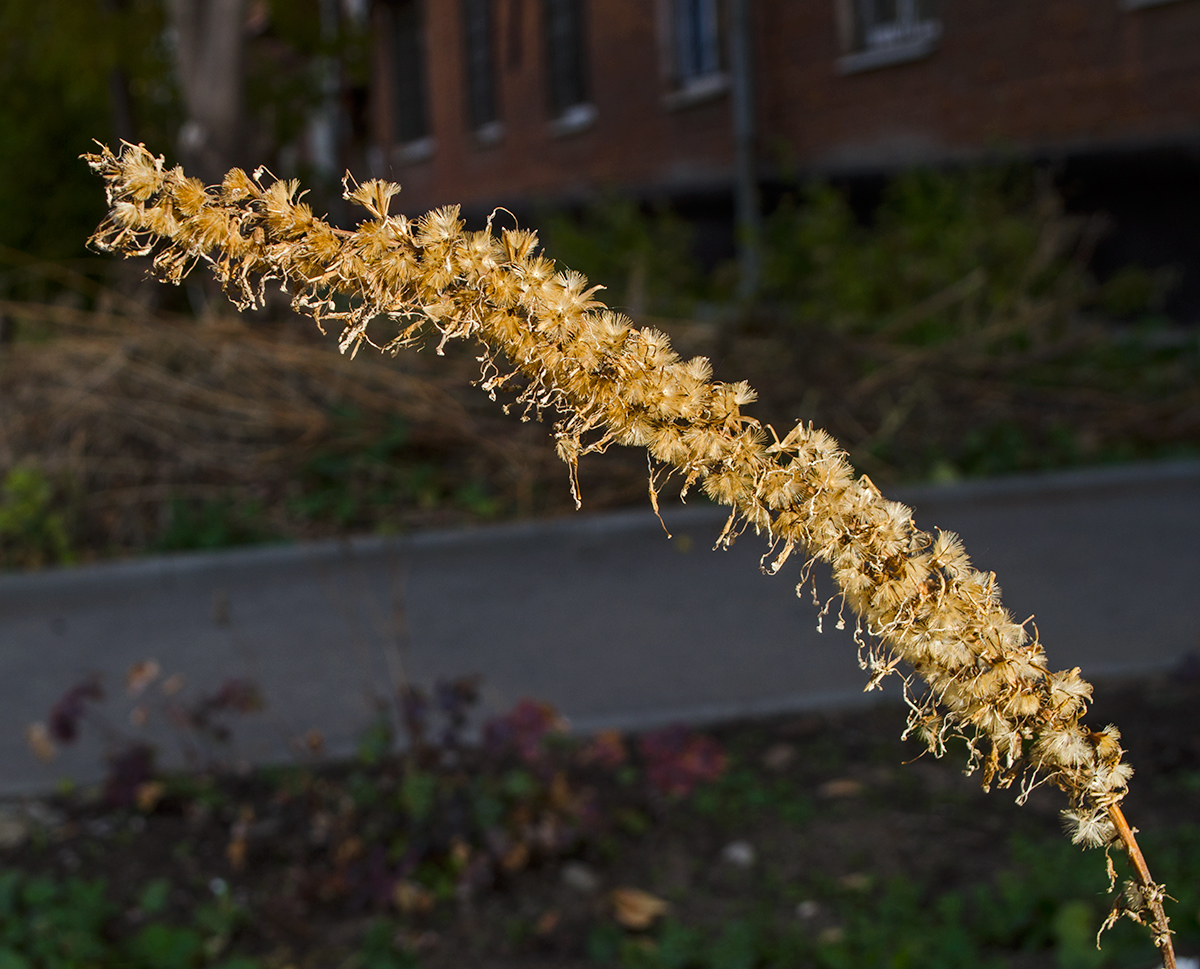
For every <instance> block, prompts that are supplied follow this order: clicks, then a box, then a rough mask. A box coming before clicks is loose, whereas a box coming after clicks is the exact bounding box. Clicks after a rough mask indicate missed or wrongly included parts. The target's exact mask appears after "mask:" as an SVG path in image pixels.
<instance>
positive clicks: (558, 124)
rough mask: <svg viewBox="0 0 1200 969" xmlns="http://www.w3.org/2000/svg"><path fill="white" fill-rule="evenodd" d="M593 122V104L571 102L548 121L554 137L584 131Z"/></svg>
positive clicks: (594, 110)
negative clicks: (565, 108)
mask: <svg viewBox="0 0 1200 969" xmlns="http://www.w3.org/2000/svg"><path fill="white" fill-rule="evenodd" d="M595 123H596V106H595V105H594V104H573V105H572V106H571V107H569V108H567V110H566V111H564V112H563V113H562V114H560V115H559V116H558V117H557V118H555V119H554V120H553V121H551V122H550V132H551V134H553V135H554V136H555V137H556V138H565V137H566V136H567V135H573V134H576V133H578V132H580V131H586V130H587V129H588V128H590V127H591V126H592V125H594V124H595Z"/></svg>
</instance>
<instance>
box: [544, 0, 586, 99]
mask: <svg viewBox="0 0 1200 969" xmlns="http://www.w3.org/2000/svg"><path fill="white" fill-rule="evenodd" d="M544 3H545V17H546V65H547V69H548V70H547V73H548V77H547V81H548V83H549V85H550V92H549V93H550V107H551V110H553V112H554V113H555V114H556V115H560V114H562V113H564V112H565V111H566V110H567V109H568V108H571V107H574V106H575V105H577V104H583V103H585V102H586V101H587V99H588V92H587V84H586V72H585V68H584V60H583V0H544Z"/></svg>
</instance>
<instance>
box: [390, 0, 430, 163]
mask: <svg viewBox="0 0 1200 969" xmlns="http://www.w3.org/2000/svg"><path fill="white" fill-rule="evenodd" d="M422 13H423V11H422V9H421V2H420V0H397V2H396V3H394V4H393V5H392V27H393V29H392V72H393V78H394V81H395V87H394V89H393V90H394V93H395V98H396V114H395V124H396V140H397V141H399V142H401V143H403V142H406V141H416V140H417V139H418V138H424V137H425V136H426V135H427V134H429V115H428V109H427V108H426V104H425V97H426V94H425V23H424V17H423V16H422Z"/></svg>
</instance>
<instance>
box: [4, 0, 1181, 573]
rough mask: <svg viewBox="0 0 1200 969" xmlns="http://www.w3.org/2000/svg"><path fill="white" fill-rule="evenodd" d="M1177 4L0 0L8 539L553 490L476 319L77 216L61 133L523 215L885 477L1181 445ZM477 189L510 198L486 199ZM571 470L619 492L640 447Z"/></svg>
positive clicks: (505, 499)
mask: <svg viewBox="0 0 1200 969" xmlns="http://www.w3.org/2000/svg"><path fill="white" fill-rule="evenodd" d="M1198 35H1200V0H1007V2H999V0H960V2H955V3H949V2H938V0H436V2H435V0H424V2H422V0H274V2H267V0H43V2H41V3H38V4H30V3H25V2H18V0H0V48H2V52H0V73H2V75H3V77H2V82H0V406H2V408H3V416H2V419H0V566H3V567H6V568H37V567H41V566H46V565H52V564H61V563H69V562H79V561H87V560H92V559H97V558H103V557H111V556H119V555H127V554H131V553H139V552H150V551H169V550H176V549H188V548H211V547H219V546H226V545H236V544H245V543H251V542H263V541H280V540H291V539H301V538H312V537H320V536H329V535H336V534H343V533H347V532H375V533H389V532H398V531H406V530H411V529H414V528H429V527H442V526H447V525H453V524H457V523H462V522H471V521H489V520H497V519H502V518H513V517H530V516H547V515H556V514H559V513H563V512H566V511H567V510H568V509H569V508H570V507H571V502H570V497H569V493H568V488H567V482H566V475H565V471H564V469H563V468H562V466H561V464H560V463H559V462H558V461H557V459H556V458H555V456H554V453H553V449H552V448H551V447H550V446H549V436H548V434H547V430H546V428H545V427H543V426H541V425H536V424H533V425H528V424H521V423H519V422H517V421H514V420H511V419H508V418H506V417H505V416H504V415H503V414H502V413H501V412H500V409H499V408H498V407H496V405H495V404H493V403H491V402H490V401H488V400H487V399H486V397H485V395H483V394H480V393H479V392H478V391H477V390H476V389H474V388H472V387H470V386H469V381H470V379H471V378H472V377H473V375H474V374H475V373H476V372H477V364H476V362H475V360H474V357H473V354H472V352H471V350H470V348H459V349H458V350H456V351H453V352H452V353H451V354H450V360H449V361H445V360H441V359H436V358H434V357H433V355H432V354H430V353H409V354H407V355H405V356H404V357H402V358H399V359H397V360H395V361H391V360H384V359H364V358H360V359H359V360H357V361H356V362H355V363H354V364H353V365H352V366H351V365H350V364H349V362H348V361H345V360H343V359H342V358H341V357H339V356H338V355H337V353H336V351H335V348H334V347H333V346H332V345H331V341H330V340H327V339H323V338H322V337H321V335H320V334H319V333H318V332H316V330H315V328H314V327H313V326H312V325H311V323H310V322H308V321H304V320H299V319H296V318H294V317H293V316H292V314H291V313H290V310H289V309H288V306H287V300H286V298H285V297H283V296H282V295H278V294H276V296H275V297H273V298H272V300H270V301H269V303H268V305H267V306H266V307H265V308H264V309H263V310H261V311H257V312H255V313H249V314H243V315H241V316H237V315H236V314H234V313H233V311H232V309H231V307H230V306H229V305H228V304H227V302H226V301H225V300H224V298H223V297H222V296H221V294H220V293H219V292H217V291H216V290H215V289H214V288H213V286H212V285H211V284H210V281H208V280H206V279H204V278H203V273H201V272H196V273H195V274H194V275H193V278H192V280H191V281H190V282H189V283H188V284H187V285H185V286H184V287H181V288H179V289H174V288H170V287H164V286H162V285H159V284H157V283H154V282H153V281H150V280H148V279H147V278H146V277H145V268H146V267H145V266H144V265H139V264H138V263H137V262H130V263H118V262H114V261H111V260H108V259H105V258H101V257H99V256H97V255H95V254H93V253H90V252H89V251H88V249H87V248H86V245H85V243H86V239H87V237H88V235H89V234H90V233H91V231H92V230H93V229H94V228H95V226H96V224H97V223H98V222H99V220H100V219H101V218H102V217H103V215H104V211H105V205H104V199H103V194H102V192H101V189H100V184H99V182H98V180H97V179H95V178H94V177H93V176H92V175H91V174H90V173H89V172H88V170H87V169H86V166H85V165H84V164H83V162H81V161H80V160H79V158H78V156H79V154H80V153H81V152H85V151H88V150H90V149H91V147H92V144H93V142H92V139H93V138H95V139H99V140H101V141H104V142H107V143H109V144H112V145H115V144H116V143H117V141H118V140H120V139H125V140H128V141H131V142H134V143H136V142H144V143H145V144H146V145H147V146H148V147H149V148H150V149H151V150H152V151H155V152H162V153H164V154H165V155H166V156H167V159H168V161H169V162H171V163H175V162H180V163H182V164H184V165H185V166H186V167H187V168H188V170H189V171H190V172H193V173H196V174H199V175H201V176H202V177H204V178H205V179H206V180H209V181H215V180H218V179H219V178H220V176H221V175H222V174H223V172H224V171H225V170H226V169H227V168H228V167H230V166H233V165H241V166H245V167H250V168H252V167H255V166H258V165H266V166H267V167H268V168H269V169H270V171H271V172H273V173H274V174H276V175H277V176H279V177H298V178H300V179H301V180H302V181H303V182H304V184H305V186H306V187H307V188H309V189H310V190H311V195H310V200H312V201H313V202H314V204H315V206H316V207H317V208H318V210H319V211H321V210H323V211H326V212H328V213H329V217H330V218H331V219H332V220H334V221H335V222H338V223H340V224H344V225H352V224H353V221H354V219H355V217H356V216H355V214H354V213H353V212H352V211H350V210H349V209H348V207H347V206H346V205H345V203H344V202H343V201H342V200H341V187H340V179H341V177H342V174H343V172H344V171H346V170H349V171H350V172H352V173H353V174H354V175H355V177H357V178H360V179H361V178H365V177H371V176H382V177H386V178H390V179H394V180H396V181H398V182H400V183H401V184H402V186H403V192H402V193H401V195H400V196H399V200H398V203H396V204H395V206H394V207H395V208H396V209H398V210H402V211H404V212H406V213H407V214H409V215H418V214H420V213H422V212H424V211H426V210H427V209H429V208H431V207H434V206H441V205H447V204H459V205H461V206H462V212H463V217H464V218H465V219H466V220H467V221H468V222H469V223H471V224H473V225H478V226H481V225H482V224H483V223H484V222H485V220H486V219H487V218H489V216H491V215H492V214H493V213H495V219H496V221H497V223H498V224H511V222H512V221H514V220H515V221H517V222H519V223H520V224H521V225H530V226H533V227H535V228H537V229H538V230H539V232H540V235H541V239H542V241H543V243H544V244H545V246H546V247H547V249H548V251H549V252H550V254H551V255H553V256H554V257H555V258H557V259H558V260H559V261H560V262H561V263H562V264H563V265H565V266H568V267H570V268H573V269H577V270H580V271H583V272H584V273H586V274H587V275H588V276H589V277H591V278H592V279H593V281H595V282H598V283H603V284H604V285H605V286H606V287H607V289H606V290H605V292H604V294H603V295H604V297H605V298H606V300H607V301H608V302H609V303H610V304H611V305H613V306H616V307H619V308H621V309H622V310H623V311H625V312H627V313H628V314H629V315H630V316H632V317H633V318H634V319H635V321H636V322H638V323H640V324H642V325H652V326H655V327H657V328H660V329H663V330H665V331H666V332H668V333H669V334H670V335H671V336H672V338H673V339H674V341H675V342H676V344H677V346H678V347H679V348H680V349H681V351H682V352H683V353H685V354H697V353H698V354H703V355H706V356H709V357H711V358H712V360H713V362H714V365H715V367H716V371H717V376H718V377H719V378H724V379H732V380H737V379H749V380H750V381H751V382H752V384H753V385H754V386H755V387H756V388H757V389H758V390H759V392H760V401H759V403H758V404H757V405H756V408H757V409H756V411H755V414H756V416H758V417H760V418H761V419H763V420H766V421H770V422H772V423H774V424H775V425H776V426H777V427H782V426H785V425H787V426H790V425H791V424H792V423H794V422H795V421H796V420H797V419H802V420H812V421H815V422H816V423H817V424H818V425H820V426H824V427H826V428H827V429H828V430H830V431H831V432H832V433H834V434H835V435H836V436H837V437H838V438H839V440H840V441H841V442H842V443H843V444H844V445H845V446H846V447H847V449H848V450H849V452H850V455H851V458H852V460H853V461H854V463H855V464H856V466H858V467H859V468H860V469H861V470H863V471H865V472H867V473H869V474H870V475H871V476H872V478H874V479H875V480H876V481H877V482H880V483H888V482H920V481H950V480H954V479H958V478H963V477H972V476H982V475H996V474H1003V473H1006V472H1014V471H1028V470H1036V469H1046V468H1061V467H1069V466H1078V465H1095V464H1103V463H1113V462H1123V461H1131V460H1145V459H1157V458H1169V457H1181V456H1194V455H1196V454H1197V452H1198V451H1200V384H1198V382H1197V375H1198V367H1200V342H1198V337H1200V329H1198V328H1197V322H1198V321H1200V255H1198V253H1197V247H1196V245H1195V242H1194V239H1195V237H1196V231H1197V230H1196V226H1197V224H1198V223H1200V179H1198V178H1197V175H1200V154H1198V150H1200V48H1198V47H1197V46H1196V44H1195V43H1194V38H1195V37H1196V36H1198ZM498 207H499V208H502V209H503V211H497V209H498ZM581 479H582V484H583V489H584V501H585V506H586V507H588V508H589V509H591V510H599V509H604V508H614V507H621V506H624V505H628V504H639V505H640V504H642V503H643V502H644V500H645V499H644V495H645V465H644V462H643V459H642V458H640V457H639V456H637V455H632V454H629V455H621V454H616V453H613V454H610V455H607V456H605V457H603V458H598V457H592V458H587V459H585V462H584V464H583V466H582V468H581Z"/></svg>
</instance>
